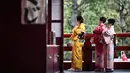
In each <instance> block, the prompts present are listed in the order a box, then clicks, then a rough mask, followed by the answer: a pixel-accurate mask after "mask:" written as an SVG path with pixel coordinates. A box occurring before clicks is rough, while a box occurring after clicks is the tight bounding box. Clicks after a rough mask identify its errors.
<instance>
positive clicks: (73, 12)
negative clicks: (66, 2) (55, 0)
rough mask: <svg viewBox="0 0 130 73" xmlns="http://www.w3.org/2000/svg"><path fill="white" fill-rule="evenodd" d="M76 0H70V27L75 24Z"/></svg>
mask: <svg viewBox="0 0 130 73" xmlns="http://www.w3.org/2000/svg"><path fill="white" fill-rule="evenodd" d="M77 7H78V6H77V0H72V16H71V21H72V28H73V27H74V26H75V24H76V17H77Z"/></svg>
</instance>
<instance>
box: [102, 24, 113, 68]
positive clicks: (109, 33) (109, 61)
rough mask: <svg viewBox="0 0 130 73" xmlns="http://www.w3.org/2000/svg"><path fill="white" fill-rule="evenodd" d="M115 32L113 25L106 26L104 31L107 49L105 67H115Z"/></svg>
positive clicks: (104, 41) (105, 47)
mask: <svg viewBox="0 0 130 73" xmlns="http://www.w3.org/2000/svg"><path fill="white" fill-rule="evenodd" d="M114 34H115V31H114V28H113V26H111V27H110V28H106V29H105V30H104V31H103V33H102V36H103V41H102V42H103V43H104V49H105V58H104V65H105V69H114V65H113V63H114V44H113V41H112V40H113V36H114Z"/></svg>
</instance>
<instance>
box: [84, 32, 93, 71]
mask: <svg viewBox="0 0 130 73" xmlns="http://www.w3.org/2000/svg"><path fill="white" fill-rule="evenodd" d="M91 36H92V35H90V34H87V35H86V39H85V43H84V48H83V51H84V53H83V55H84V56H83V59H84V63H83V70H84V71H90V70H93V69H92V68H93V67H92V46H91V42H90V38H91Z"/></svg>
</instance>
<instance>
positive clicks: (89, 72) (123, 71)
mask: <svg viewBox="0 0 130 73" xmlns="http://www.w3.org/2000/svg"><path fill="white" fill-rule="evenodd" d="M64 73H130V69H129V70H128V69H127V70H114V72H95V71H82V72H72V71H67V70H65V71H64Z"/></svg>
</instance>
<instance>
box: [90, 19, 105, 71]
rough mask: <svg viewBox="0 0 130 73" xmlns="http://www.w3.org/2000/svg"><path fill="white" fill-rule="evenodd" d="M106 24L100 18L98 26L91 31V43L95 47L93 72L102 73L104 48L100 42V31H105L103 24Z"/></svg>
mask: <svg viewBox="0 0 130 73" xmlns="http://www.w3.org/2000/svg"><path fill="white" fill-rule="evenodd" d="M105 22H106V18H105V17H100V20H99V23H98V26H96V27H95V28H94V30H93V34H94V36H93V38H92V43H94V44H95V45H96V46H95V56H96V62H95V71H104V48H103V44H102V43H101V42H100V39H101V35H102V31H103V30H104V29H105V25H104V23H105Z"/></svg>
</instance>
